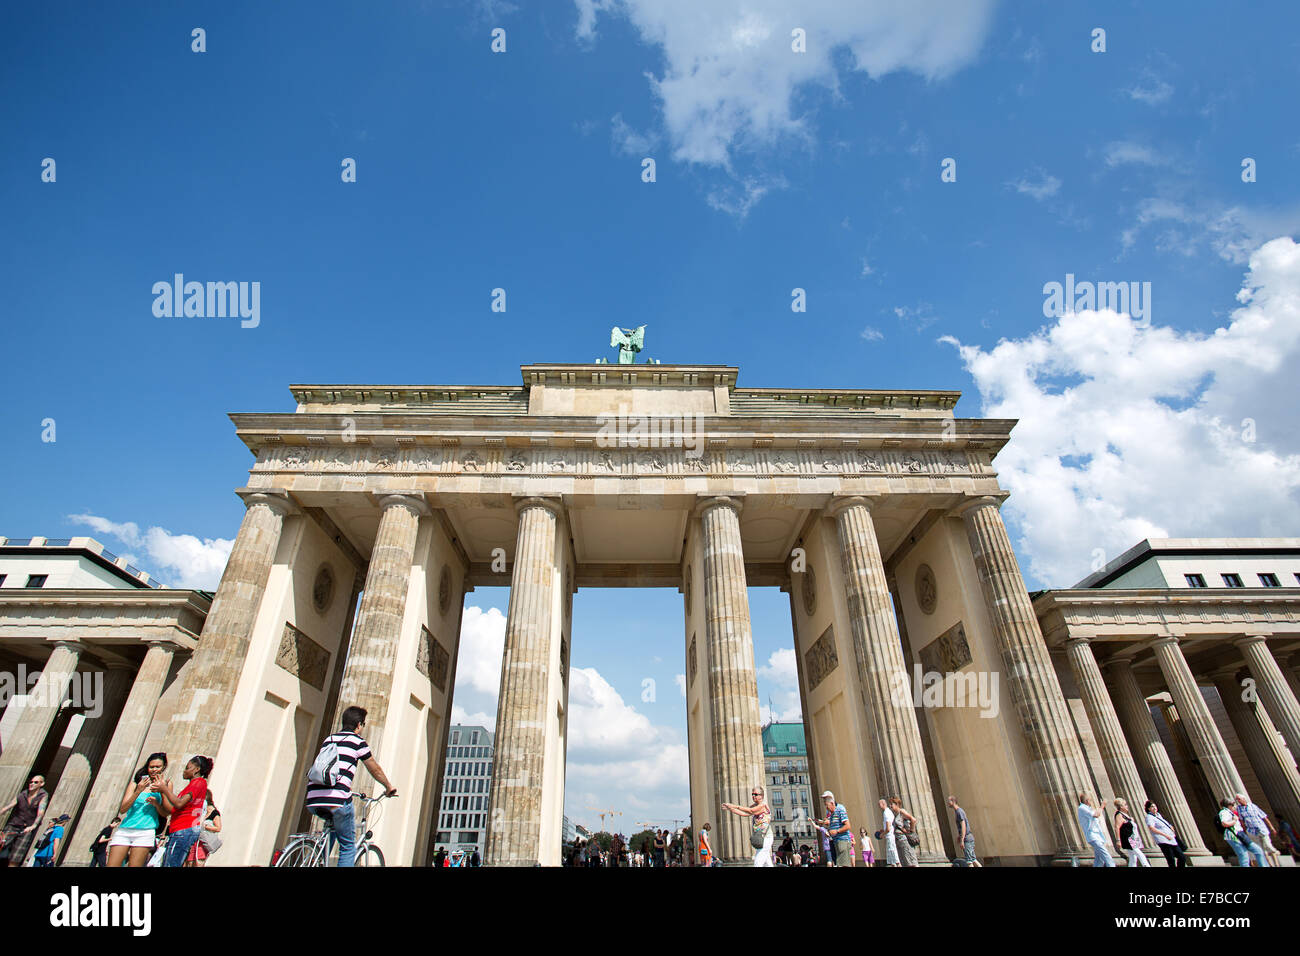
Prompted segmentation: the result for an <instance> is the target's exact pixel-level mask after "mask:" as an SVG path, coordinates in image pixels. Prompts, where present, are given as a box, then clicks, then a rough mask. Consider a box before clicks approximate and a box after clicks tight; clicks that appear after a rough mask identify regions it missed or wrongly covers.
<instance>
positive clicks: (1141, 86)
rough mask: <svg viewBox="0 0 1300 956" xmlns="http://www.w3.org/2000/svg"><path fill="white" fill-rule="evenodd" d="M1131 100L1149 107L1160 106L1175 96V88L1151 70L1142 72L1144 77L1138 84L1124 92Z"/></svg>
mask: <svg viewBox="0 0 1300 956" xmlns="http://www.w3.org/2000/svg"><path fill="white" fill-rule="evenodd" d="M1124 92H1125V93H1126V94H1128V96H1129V98H1130V99H1134V100H1137V101H1138V102H1140V103H1145V104H1146V105H1147V106H1159V105H1160V104H1161V103H1163V102H1165V101H1166V100H1167V99H1169V97H1171V96H1173V95H1174V88H1173V86H1171V85H1170V84H1169V83H1166V82H1165V81H1164V80H1162V79H1161V78H1160V77H1159V76H1157V75H1156V74H1155V73H1154V72H1153V71H1151V70H1150V69H1146V70H1143V71H1142V77H1141V78H1140V79H1139V80H1138V82H1137V83H1136V84H1134V85H1133V86H1130V87H1129V88H1128V89H1126V90H1125V91H1124Z"/></svg>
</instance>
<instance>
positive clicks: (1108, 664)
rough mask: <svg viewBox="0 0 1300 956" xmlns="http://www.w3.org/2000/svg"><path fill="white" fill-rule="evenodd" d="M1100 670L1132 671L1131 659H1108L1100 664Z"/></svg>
mask: <svg viewBox="0 0 1300 956" xmlns="http://www.w3.org/2000/svg"><path fill="white" fill-rule="evenodd" d="M1101 669H1102V670H1107V669H1110V670H1116V671H1123V670H1128V671H1132V670H1133V659H1132V658H1130V657H1108V658H1106V660H1105V661H1104V662H1103V663H1102V664H1101Z"/></svg>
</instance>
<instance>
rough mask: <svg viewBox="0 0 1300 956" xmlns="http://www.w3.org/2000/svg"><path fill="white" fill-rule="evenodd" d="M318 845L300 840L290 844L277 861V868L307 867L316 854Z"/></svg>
mask: <svg viewBox="0 0 1300 956" xmlns="http://www.w3.org/2000/svg"><path fill="white" fill-rule="evenodd" d="M315 849H316V844H315V842H314V841H312V840H298V841H296V842H294V843H290V844H289V845H288V846H287V847H285V848H284V852H283V853H281V854H280V859H278V860H276V861H275V865H276V866H277V867H281V866H284V867H295V866H307V865H308V864H309V861H310V860H311V858H312V856H313V855H314V853H315Z"/></svg>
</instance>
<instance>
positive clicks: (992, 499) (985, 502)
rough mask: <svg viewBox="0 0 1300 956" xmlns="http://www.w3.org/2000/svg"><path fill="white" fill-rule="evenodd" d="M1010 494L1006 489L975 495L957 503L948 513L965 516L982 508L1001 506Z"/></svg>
mask: <svg viewBox="0 0 1300 956" xmlns="http://www.w3.org/2000/svg"><path fill="white" fill-rule="evenodd" d="M1009 494H1010V493H1009V492H1006V491H1004V492H1001V493H999V494H996V495H974V496H972V497H968V498H966V499H965V500H964V501H962V502H960V503H959V504H957V505H955V506H954V507H953V508H951V509H950V510H949V512H948V513H949V514H950V515H952V516H953V517H955V518H965V517H966V516H967V515H969V514H972V513H974V512H976V511H978V510H979V509H981V508H1001V507H1002V502H1004V501H1006V500H1007V498H1008V496H1009Z"/></svg>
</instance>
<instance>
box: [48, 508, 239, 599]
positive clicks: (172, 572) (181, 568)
mask: <svg viewBox="0 0 1300 956" xmlns="http://www.w3.org/2000/svg"><path fill="white" fill-rule="evenodd" d="M68 520H69V521H71V522H73V523H74V524H79V525H86V526H88V527H90V528H92V529H94V531H95V532H96V533H97V534H100V535H104V536H106V537H110V538H114V539H116V540H117V541H120V542H122V544H124V545H126V546H127V547H128V548H134V549H137V550H139V551H140V552H142V553H143V555H144V557H137V556H136V555H130V556H128V558H127V560H128V561H129V562H130V563H131V564H133V565H136V566H140V565H144V567H141V570H143V571H148V572H149V573H150V574H151V575H153V576H154V577H157V578H158V579H159V580H160V581H162V582H164V583H165V584H167V585H169V586H171V587H178V588H201V589H203V590H207V591H212V590H215V589H216V587H217V583H218V582H219V581H220V580H221V572H222V571H224V570H225V568H226V561H227V560H228V559H229V557H230V549H231V548H233V547H234V545H235V542H234V539H228V538H198V537H195V536H194V535H192V534H174V533H172V532H171V531H168V530H167V529H166V528H158V527H153V528H149V529H148V530H146V531H141V530H140V526H139V525H137V524H136V523H135V522H134V521H125V522H117V521H112V520H110V519H108V518H102V517H100V516H99V515H93V514H78V515H68Z"/></svg>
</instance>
